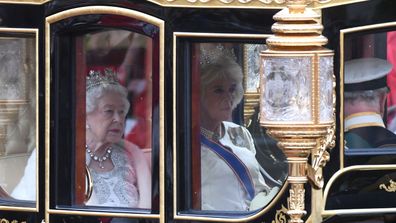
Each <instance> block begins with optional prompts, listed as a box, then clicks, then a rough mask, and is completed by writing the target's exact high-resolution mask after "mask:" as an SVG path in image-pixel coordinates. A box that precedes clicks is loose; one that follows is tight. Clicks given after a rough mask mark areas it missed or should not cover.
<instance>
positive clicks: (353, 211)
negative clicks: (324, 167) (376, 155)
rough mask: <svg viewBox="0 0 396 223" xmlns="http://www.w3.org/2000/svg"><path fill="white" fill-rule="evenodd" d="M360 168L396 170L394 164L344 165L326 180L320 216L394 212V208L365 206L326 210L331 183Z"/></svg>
mask: <svg viewBox="0 0 396 223" xmlns="http://www.w3.org/2000/svg"><path fill="white" fill-rule="evenodd" d="M361 170H396V165H359V166H350V167H345V168H343V169H340V170H338V171H337V172H336V173H335V174H334V175H333V176H332V177H331V178H330V179H329V181H328V182H327V184H326V187H325V190H324V193H323V204H322V205H321V207H322V210H321V213H322V216H323V217H327V216H332V215H337V214H362V213H392V212H393V213H394V212H396V208H365V209H347V210H345V209H337V210H326V209H325V205H326V201H327V197H328V195H329V191H330V188H331V186H332V185H333V183H334V182H335V181H336V180H337V178H338V177H340V176H341V175H343V174H345V173H348V172H352V171H361Z"/></svg>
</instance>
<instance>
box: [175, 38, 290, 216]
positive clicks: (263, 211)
mask: <svg viewBox="0 0 396 223" xmlns="http://www.w3.org/2000/svg"><path fill="white" fill-rule="evenodd" d="M181 37H193V38H213V39H215V38H237V39H243V38H246V39H252V38H257V39H261V38H262V39H265V38H267V37H268V34H262V35H260V34H228V33H188V32H174V33H173V75H172V76H173V77H172V79H173V80H172V83H173V109H172V110H173V120H176V119H177V117H176V111H177V110H176V83H177V79H176V70H177V69H176V67H177V55H176V52H177V40H178V38H181ZM176 148H177V143H176V122H175V121H174V122H173V218H174V219H176V220H194V221H214V222H247V221H250V220H252V219H255V218H257V217H259V216H261V215H263V214H264V213H265V212H267V211H268V210H269V209H271V208H272V207H273V206H274V205H275V203H276V202H277V201H278V200H279V199H280V197H281V195H282V194H283V193H284V192H285V191H286V189H287V187H288V185H289V184H288V182H287V181H285V182H284V184H283V185H282V188H281V189H280V190H279V192H278V193H277V195H276V196H275V197H274V198H273V199H272V201H271V202H270V203H269V205H267V206H266V207H264V208H263V209H262V210H260V211H259V212H257V213H255V214H253V215H248V216H247V217H242V218H239V216H238V218H222V217H200V216H196V215H188V214H183V215H179V213H178V209H177V207H178V206H177V200H178V199H177V194H178V192H179V191H178V189H177V185H178V181H177V171H176V170H177V162H176V160H177V158H178V155H177V149H176ZM247 214H249V212H247Z"/></svg>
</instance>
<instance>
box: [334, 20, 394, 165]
mask: <svg viewBox="0 0 396 223" xmlns="http://www.w3.org/2000/svg"><path fill="white" fill-rule="evenodd" d="M392 26H394V27H395V28H396V22H386V23H377V24H371V25H366V26H357V27H352V28H347V29H341V30H340V83H339V86H340V111H341V112H340V114H339V116H340V145H339V148H340V154H339V155H340V169H342V168H344V166H345V165H344V164H345V160H344V148H345V141H344V130H345V128H344V112H343V111H344V60H345V56H344V51H345V35H346V34H349V33H354V32H360V31H367V30H372V29H381V28H389V27H392Z"/></svg>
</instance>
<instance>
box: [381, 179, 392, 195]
mask: <svg viewBox="0 0 396 223" xmlns="http://www.w3.org/2000/svg"><path fill="white" fill-rule="evenodd" d="M378 188H379V189H384V190H385V191H386V192H396V182H395V181H393V180H389V185H388V186H386V185H385V184H380V185H379V186H378Z"/></svg>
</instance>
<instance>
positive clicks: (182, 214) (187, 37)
mask: <svg viewBox="0 0 396 223" xmlns="http://www.w3.org/2000/svg"><path fill="white" fill-rule="evenodd" d="M269 36H270V34H234V33H233V34H226V33H210V34H209V33H191V32H174V33H173V86H174V87H173V111H174V113H173V119H174V120H175V121H174V122H173V185H174V186H173V218H174V219H175V220H190V221H217V222H245V221H250V220H253V219H256V218H258V217H259V216H262V215H264V214H265V213H267V212H268V211H269V210H271V208H274V207H275V205H276V203H277V202H278V201H279V199H281V197H282V196H283V195H284V194H285V192H286V190H287V186H288V182H287V181H286V180H285V181H284V182H283V184H282V185H281V187H280V189H279V191H278V192H277V194H276V195H275V196H274V197H273V198H272V200H271V201H270V203H268V204H267V205H266V206H265V207H262V208H260V209H258V210H255V211H247V212H235V213H232V211H216V212H211V211H205V210H195V209H194V210H181V209H180V207H179V206H180V204H179V203H178V200H179V199H180V198H181V197H184V198H185V197H186V196H191V195H189V194H186V192H185V191H183V190H182V189H179V188H178V186H179V185H180V183H179V179H180V175H183V174H180V170H181V169H183V170H185V169H186V168H187V167H183V168H181V167H180V160H181V159H184V160H185V159H187V160H191V159H190V158H188V157H184V156H182V155H180V153H179V151H181V150H182V148H181V147H184V148H183V150H186V148H185V146H187V147H188V149H190V148H191V137H192V136H191V135H190V134H185V133H186V131H185V130H184V129H185V128H186V127H187V128H190V129H191V126H190V124H189V123H184V124H182V123H180V122H181V121H180V117H179V116H180V115H178V113H179V112H181V113H183V114H186V113H189V112H191V110H192V107H190V105H191V102H190V100H192V99H191V95H190V93H188V95H187V96H185V98H183V99H180V97H179V96H180V94H182V93H183V92H184V91H185V88H184V87H180V84H181V82H180V79H184V81H185V80H187V81H188V80H189V81H191V79H192V78H191V77H183V78H181V76H182V75H184V76H186V73H185V72H187V70H186V69H185V67H183V69H181V68H180V66H178V64H180V63H187V61H185V58H183V56H187V58H190V56H191V53H190V54H189V55H185V54H186V50H185V49H184V47H186V45H185V44H183V43H182V42H183V41H185V42H187V43H189V44H190V45H192V44H194V43H206V42H213V43H221V42H225V43H238V44H241V45H243V44H257V43H259V42H260V43H263V44H264V43H265V39H266V38H268V37H269ZM242 48H244V47H242ZM243 50H244V51H245V49H243ZM181 55H182V56H181ZM245 57H246V55H244V58H243V59H244V60H245V61H244V63H246V58H245ZM245 65H246V64H245ZM242 72H243V74H244V75H243V76H244V77H243V78H244V81H246V80H245V78H247V77H246V75H245V73H246V72H247V70H246V69H245V70H244V69H243V70H242ZM190 73H191V71H190V72H188V74H190ZM187 85H188V84H187ZM245 87H246V86H245V85H244V88H245ZM178 90H179V92H178ZM247 93H253V94H254V93H257V92H249V91H245V92H244V95H246V94H247ZM178 94H179V95H178ZM183 94H185V93H183ZM188 97H189V98H190V99H186V98H188ZM244 109H245V108H244ZM183 122H185V120H184V119H183ZM243 122H244V121H243V120H242V122H241V123H243ZM182 129H183V131H182V132H183V133H181V132H180V130H182ZM190 131H191V130H188V131H187V132H190ZM198 160H200V159H198ZM188 170H190V168H188ZM180 191H182V192H180ZM183 193H184V194H183ZM185 199H186V198H185Z"/></svg>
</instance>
